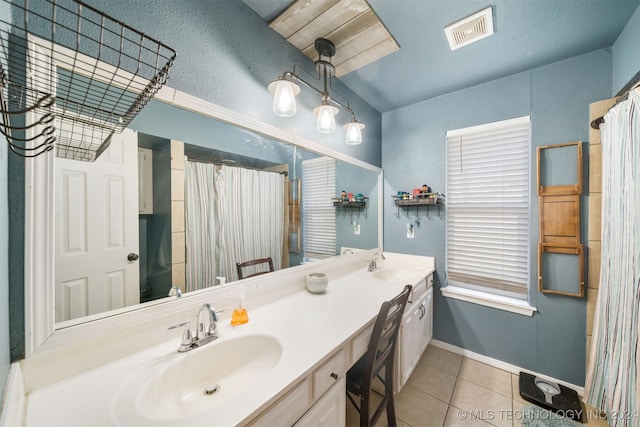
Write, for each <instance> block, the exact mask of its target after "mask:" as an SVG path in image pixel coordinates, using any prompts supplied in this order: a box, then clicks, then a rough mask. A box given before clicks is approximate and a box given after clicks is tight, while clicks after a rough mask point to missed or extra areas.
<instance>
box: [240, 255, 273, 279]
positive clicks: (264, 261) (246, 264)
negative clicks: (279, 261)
mask: <svg viewBox="0 0 640 427" xmlns="http://www.w3.org/2000/svg"><path fill="white" fill-rule="evenodd" d="M267 263H268V264H269V270H267V271H259V272H257V273H253V274H249V275H247V276H245V275H244V274H243V273H242V269H243V268H244V267H251V266H254V265H260V264H267ZM236 268H237V269H238V278H239V279H246V278H247V277H253V276H259V275H261V274H265V273H270V272H272V271H273V270H274V269H273V260H272V259H271V257H267V258H259V259H253V260H251V261H245V262H237V263H236Z"/></svg>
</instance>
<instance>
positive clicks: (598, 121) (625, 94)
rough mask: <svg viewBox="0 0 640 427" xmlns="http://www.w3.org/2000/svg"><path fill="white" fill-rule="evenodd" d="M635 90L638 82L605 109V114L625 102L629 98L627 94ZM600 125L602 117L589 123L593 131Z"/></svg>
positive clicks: (638, 85)
mask: <svg viewBox="0 0 640 427" xmlns="http://www.w3.org/2000/svg"><path fill="white" fill-rule="evenodd" d="M637 88H640V81H638V82H636V83H635V84H634V85H631V88H629V89H627V90H625V91H624V92H622V94H621V95H620V97H619V98H618V99H616V102H614V103H613V105H612V106H611V107H609V108H608V109H607V112H609V110H611V109H612V108H613V107H615V106H616V105H618V104H620V103H621V102H624V101H626V100H627V98H629V93H630V92H631V91H632V90H635V89H637ZM602 123H604V116H600V117H598V118H597V119H594V120H593V121H592V122H591V127H592V128H594V129H598V130H600V125H601V124H602Z"/></svg>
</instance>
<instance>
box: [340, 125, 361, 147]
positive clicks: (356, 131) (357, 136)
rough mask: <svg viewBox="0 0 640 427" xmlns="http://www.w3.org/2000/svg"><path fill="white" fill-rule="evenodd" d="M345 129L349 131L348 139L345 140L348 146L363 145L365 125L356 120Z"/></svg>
mask: <svg viewBox="0 0 640 427" xmlns="http://www.w3.org/2000/svg"><path fill="white" fill-rule="evenodd" d="M344 128H345V129H346V130H347V132H346V133H347V138H346V140H345V142H346V143H347V144H349V145H358V144H360V143H362V129H364V124H362V123H358V122H357V121H355V119H354V120H351V121H350V122H349V123H347V124H346V125H344Z"/></svg>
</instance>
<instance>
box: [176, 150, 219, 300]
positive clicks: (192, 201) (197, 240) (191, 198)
mask: <svg viewBox="0 0 640 427" xmlns="http://www.w3.org/2000/svg"><path fill="white" fill-rule="evenodd" d="M215 168H216V166H215V165H211V164H207V163H198V162H191V161H187V162H185V165H184V181H185V194H184V199H185V201H184V205H185V212H184V214H185V246H186V266H185V290H186V291H187V292H189V291H195V290H197V289H203V288H208V287H211V286H213V285H215V284H216V282H215V279H216V271H215V264H214V263H213V262H212V260H213V259H214V258H215V253H216V248H215V246H216V234H217V233H216V224H217V223H218V221H217V220H216V208H215V203H216V195H215V188H216V185H215V175H216V173H215Z"/></svg>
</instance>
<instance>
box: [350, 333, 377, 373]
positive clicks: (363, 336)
mask: <svg viewBox="0 0 640 427" xmlns="http://www.w3.org/2000/svg"><path fill="white" fill-rule="evenodd" d="M371 331H373V324H371V325H369V326H367V327H366V328H365V329H364V331H362V332H360V333H359V334H358V335H356V337H355V338H354V339H352V340H351V360H350V361H349V362H350V363H349V366H353V364H354V363H356V362H357V361H358V359H360V358H361V357H362V355H363V354H365V353H366V352H367V348H369V340H370V339H371Z"/></svg>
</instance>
